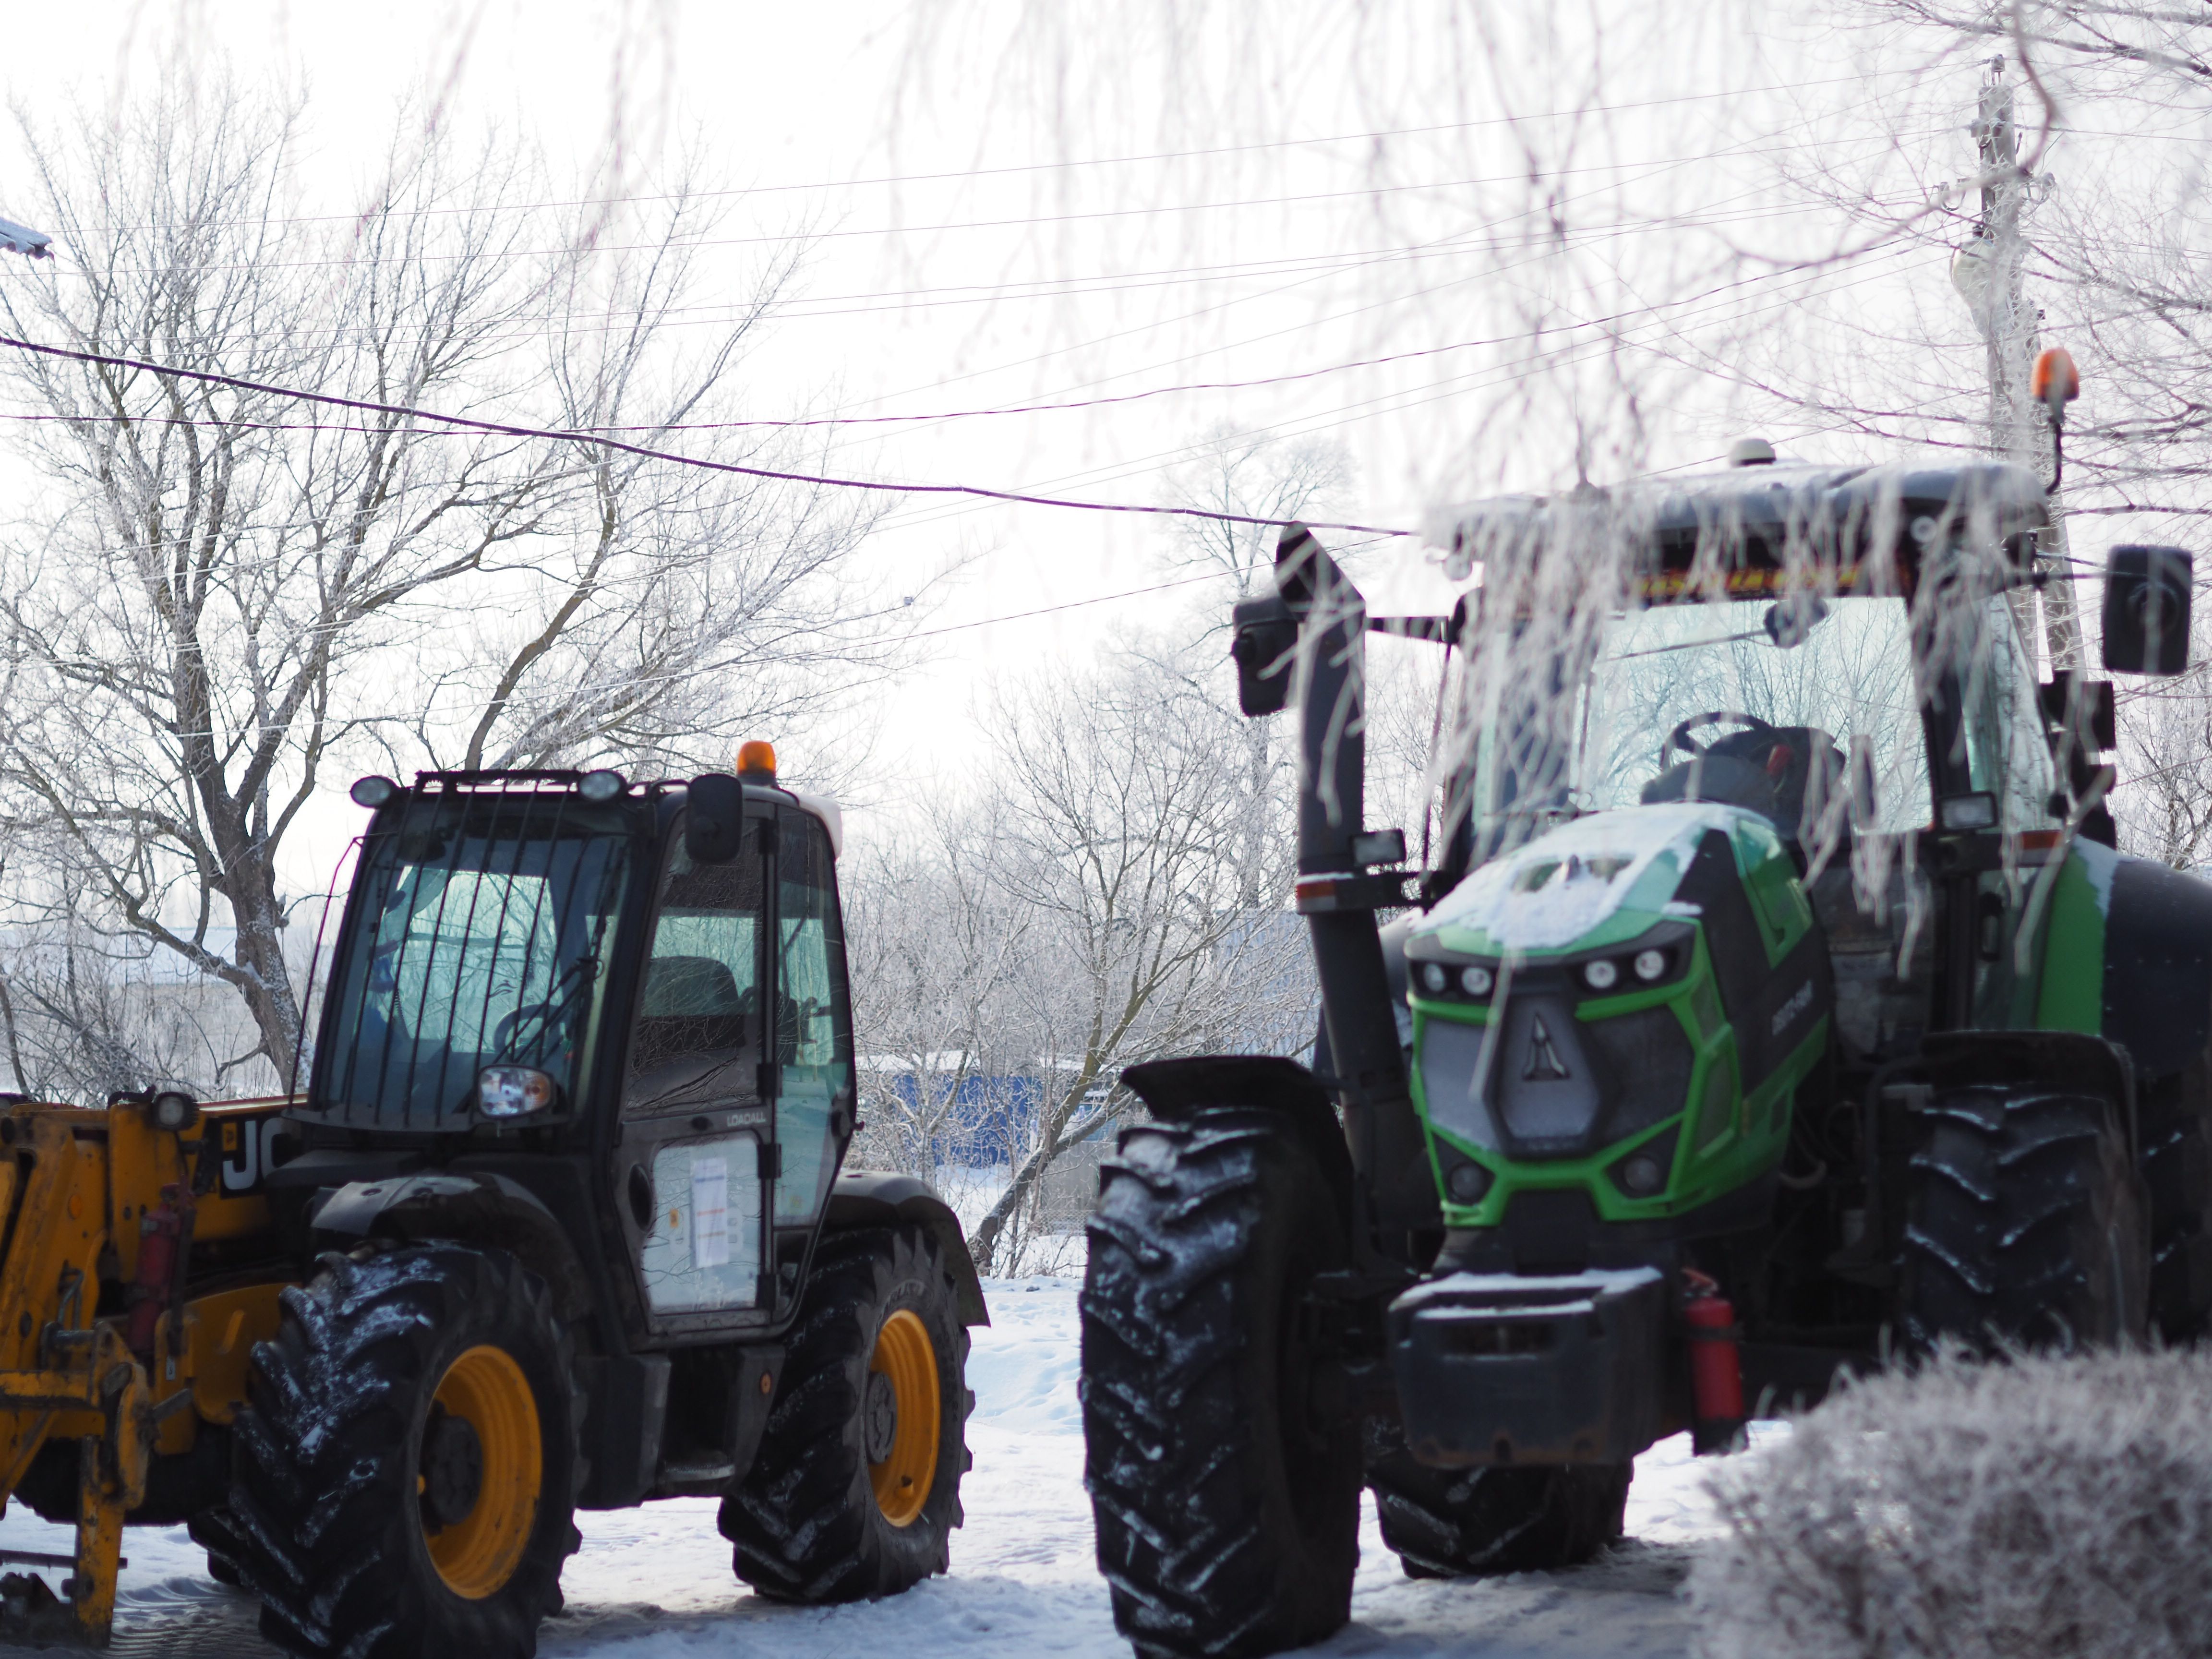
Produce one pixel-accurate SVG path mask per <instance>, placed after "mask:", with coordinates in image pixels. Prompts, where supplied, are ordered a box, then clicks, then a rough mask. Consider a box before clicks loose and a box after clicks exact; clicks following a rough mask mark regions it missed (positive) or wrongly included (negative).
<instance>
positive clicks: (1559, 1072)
mask: <svg viewBox="0 0 2212 1659" xmlns="http://www.w3.org/2000/svg"><path fill="white" fill-rule="evenodd" d="M1566 1077H1567V1068H1566V1067H1565V1066H1563V1065H1561V1064H1560V1063H1559V1050H1558V1049H1557V1048H1553V1046H1552V1034H1551V1033H1550V1032H1549V1031H1547V1030H1545V1029H1544V1017H1543V1016H1542V1015H1541V1014H1537V1015H1535V1016H1534V1017H1533V1018H1530V1020H1529V1021H1528V1060H1526V1061H1525V1062H1524V1063H1523V1064H1522V1067H1521V1078H1522V1081H1523V1082H1524V1083H1562V1082H1565V1080H1566Z"/></svg>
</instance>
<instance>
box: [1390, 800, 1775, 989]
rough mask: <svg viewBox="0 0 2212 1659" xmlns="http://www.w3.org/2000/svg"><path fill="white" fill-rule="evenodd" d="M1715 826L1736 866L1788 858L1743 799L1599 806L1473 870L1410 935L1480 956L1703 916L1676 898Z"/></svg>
mask: <svg viewBox="0 0 2212 1659" xmlns="http://www.w3.org/2000/svg"><path fill="white" fill-rule="evenodd" d="M1715 829H1717V830H1719V831H1720V832H1721V833H1722V834H1723V835H1725V836H1728V837H1729V842H1731V843H1732V844H1733V845H1734V847H1735V853H1736V864H1737V867H1738V868H1739V869H1743V868H1752V867H1756V866H1758V865H1759V864H1761V863H1763V862H1764V861H1765V860H1767V859H1769V858H1779V857H1782V856H1784V854H1783V850H1782V843H1781V841H1780V839H1779V837H1778V836H1776V835H1775V833H1774V826H1773V825H1772V824H1771V823H1768V822H1767V821H1766V819H1765V818H1764V817H1761V816H1760V815H1759V814H1758V813H1756V812H1752V811H1746V810H1745V809H1743V808H1742V807H1739V806H1723V805H1717V804H1715V803H1712V802H1710V801H1677V802H1668V803H1665V804H1663V805H1651V806H1627V807H1622V808H1620V809H1619V810H1618V811H1610V812H1593V813H1590V814H1589V816H1588V817H1578V818H1575V819H1572V820H1571V821H1569V822H1568V823H1563V824H1561V825H1559V828H1557V829H1552V830H1549V831H1547V833H1545V834H1543V835H1541V836H1537V837H1536V839H1535V840H1534V841H1532V842H1528V843H1527V844H1526V845H1525V846H1522V847H1518V848H1515V849H1514V850H1513V851H1512V852H1510V853H1508V854H1504V856H1502V857H1500V858H1496V859H1493V860H1491V861H1490V862H1489V863H1488V864H1486V865H1484V866H1482V867H1481V868H1480V869H1479V870H1476V871H1474V872H1472V873H1470V874H1469V875H1468V878H1467V879H1466V880H1464V881H1462V882H1461V883H1460V884H1459V885H1458V886H1456V887H1455V888H1453V889H1452V890H1451V891H1450V892H1449V893H1448V894H1446V895H1445V896H1444V897H1443V901H1442V902H1440V903H1438V904H1437V908H1435V909H1433V910H1431V911H1430V912H1429V914H1428V915H1427V916H1426V917H1425V918H1424V919H1423V921H1421V923H1420V925H1419V926H1418V927H1415V928H1414V929H1413V933H1412V934H1411V936H1410V937H1411V938H1413V939H1434V940H1436V942H1437V944H1438V945H1441V946H1443V949H1445V950H1446V951H1450V952H1452V953H1454V954H1455V955H1464V956H1476V957H1504V956H1509V955H1510V956H1521V955H1526V954H1528V953H1531V952H1552V951H1567V950H1571V949H1578V950H1588V949H1595V948H1601V947H1603V946H1605V945H1620V944H1624V943H1626V941H1628V940H1630V939H1636V938H1638V937H1639V936H1640V935H1642V934H1643V933H1645V932H1647V931H1649V930H1650V928H1651V927H1653V926H1655V925H1656V924H1657V923H1658V922H1661V921H1665V920H1667V919H1668V918H1670V917H1680V918H1685V919H1687V918H1691V917H1694V916H1696V915H1698V914H1699V909H1698V907H1697V906H1695V905H1693V904H1688V903H1685V902H1681V901H1680V900H1678V899H1677V898H1676V897H1675V896H1674V895H1675V892H1676V890H1677V889H1678V888H1679V887H1680V885H1681V881H1682V878H1683V877H1684V876H1686V875H1687V874H1688V873H1689V869H1690V864H1691V860H1693V859H1695V858H1696V857H1697V855H1698V848H1699V843H1700V842H1703V841H1704V840H1705V836H1706V834H1707V833H1708V832H1709V831H1711V830H1715Z"/></svg>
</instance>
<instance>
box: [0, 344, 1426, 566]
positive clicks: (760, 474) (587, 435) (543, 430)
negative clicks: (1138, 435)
mask: <svg viewBox="0 0 2212 1659" xmlns="http://www.w3.org/2000/svg"><path fill="white" fill-rule="evenodd" d="M0 346H8V347H11V348H13V349H15V350H17V351H28V352H33V353H36V354H37V355H39V356H45V357H58V358H62V359H64V360H66V361H69V362H81V363H96V364H100V365H101V366H102V367H105V368H127V369H133V370H136V371H137V372H139V373H142V374H162V375H167V376H169V377H171V378H173V379H175V380H193V381H197V382H198V383H199V384H201V385H203V386H228V387H229V388H231V389H232V390H233V391H238V392H258V393H260V394H262V395H264V396H266V397H275V398H289V399H291V400H292V401H294V402H296V403H307V404H323V405H325V406H326V407H329V408H334V409H351V410H360V411H362V413H365V414H371V415H392V416H400V417H402V418H404V419H407V420H420V421H434V422H438V423H439V424H440V425H442V426H449V427H456V428H465V429H467V430H469V431H472V432H487V433H490V434H492V435H495V436H497V437H504V438H532V439H543V440H547V441H552V442H556V443H574V444H590V445H593V446H596V447H599V448H602V449H612V450H619V451H621V452H623V453H625V454H630V455H637V456H641V457H642V458H644V459H647V460H654V461H668V462H671V463H673V464H674V465H678V466H696V467H700V468H703V469H705V470H707V471H714V472H733V473H738V474H740V475H742V476H743V477H749V478H765V479H769V480H771V481H773V482H776V483H805V484H815V485H817V486H820V487H822V488H825V489H866V490H870V491H872V492H874V493H876V494H878V495H971V496H975V497H978V498H980V499H982V500H986V501H1009V502H1013V503H1016V504H1018V505H1020V506H1024V507H1067V508H1069V509H1071V510H1073V511H1076V512H1083V513H1139V514H1142V515H1146V516H1149V517H1156V518H1170V519H1206V520H1212V521H1213V522H1215V523H1219V524H1249V525H1279V524H1283V523H1285V522H1287V521H1286V520H1282V519H1258V518H1253V517H1251V516H1250V515H1249V514H1246V513H1214V512H1210V511H1208V510H1207V509H1206V508H1203V507H1147V506H1139V505H1138V504H1136V503H1134V502H1125V501H1067V500H1064V499H1060V498H1058V497H1054V496H1050V495H1024V494H1021V493H1019V492H1018V491H1015V490H1010V489H986V488H984V487H983V486H982V485H981V484H945V483H934V484H933V483H921V484H917V483H884V482H882V481H881V480H878V479H871V478H840V477H829V476H826V475H823V474H819V473H811V472H789V471H782V470H781V469H778V468H774V467H764V466H745V465H740V464H739V463H738V462H736V461H717V460H711V459H708V458H706V457H704V456H699V455H679V454H677V453H674V452H673V451H671V450H665V449H654V448H651V447H648V446H647V445H644V444H634V443H629V442H626V441H623V440H621V439H618V438H610V437H606V436H604V435H599V434H597V433H592V432H589V431H578V430H574V429H573V428H572V429H568V430H562V429H559V428H547V427H531V426H516V425H511V424H509V423H507V422H503V421H480V420H476V419H473V418H471V416H465V415H441V414H440V413H438V412H437V411H436V410H428V409H417V408H415V407H413V406H411V405H410V404H386V403H377V402H374V401H372V400H370V399H368V398H342V397H339V396H337V394H336V393H334V392H307V391H303V390H301V389H300V388H298V387H296V386H270V385H267V384H265V383H264V382H261V381H258V380H240V379H239V378H237V377H236V376H234V375H229V374H211V373H209V372H207V371H205V370H203V369H194V368H177V367H175V366H173V365H171V364H166V363H153V362H144V361H143V360H141V359H139V358H136V357H118V356H110V355H109V354H107V353H106V352H99V351H77V350H73V349H70V348H68V347H65V346H54V345H42V344H40V343H38V342H36V341H33V340H19V339H15V338H14V337H10V336H7V335H0ZM1313 527H1314V528H1316V529H1319V530H1349V531H1352V532H1356V533H1358V534H1361V535H1374V536H1405V535H1411V534H1412V533H1413V532H1410V531H1406V530H1398V529H1394V528H1389V527H1385V526H1379V525H1368V524H1316V525H1315V526H1313Z"/></svg>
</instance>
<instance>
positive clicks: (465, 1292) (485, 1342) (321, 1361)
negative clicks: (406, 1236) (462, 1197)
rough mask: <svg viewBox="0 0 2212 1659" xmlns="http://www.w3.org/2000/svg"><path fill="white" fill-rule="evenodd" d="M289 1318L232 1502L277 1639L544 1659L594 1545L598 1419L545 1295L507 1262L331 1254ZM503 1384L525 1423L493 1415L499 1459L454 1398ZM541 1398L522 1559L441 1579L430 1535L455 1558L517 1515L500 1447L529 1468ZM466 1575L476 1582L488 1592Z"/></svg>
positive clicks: (255, 1388)
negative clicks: (490, 1498) (587, 1526)
mask: <svg viewBox="0 0 2212 1659" xmlns="http://www.w3.org/2000/svg"><path fill="white" fill-rule="evenodd" d="M484 1349H489V1350H493V1351H495V1352H494V1353H493V1354H492V1355H490V1356H489V1357H487V1356H485V1355H483V1353H481V1352H478V1351H480V1350H484ZM484 1376H490V1377H492V1378H495V1379H497V1380H498V1381H499V1382H501V1383H504V1384H506V1385H507V1386H508V1387H510V1388H511V1389H512V1392H511V1393H510V1394H509V1395H507V1396H505V1397H506V1398H507V1399H508V1400H509V1401H512V1402H513V1407H514V1408H513V1409H512V1410H509V1411H508V1412H507V1413H504V1414H503V1415H500V1416H499V1420H498V1421H496V1422H495V1421H493V1420H492V1418H493V1417H494V1416H495V1415H497V1414H495V1413H486V1418H487V1421H486V1432H487V1433H488V1434H490V1435H492V1436H493V1437H495V1439H494V1441H493V1443H492V1449H490V1450H486V1449H485V1442H484V1441H483V1439H482V1438H481V1437H478V1436H477V1434H476V1431H475V1430H474V1428H473V1427H470V1428H468V1429H467V1430H466V1431H465V1432H464V1431H462V1430H460V1429H457V1428H456V1427H455V1426H454V1425H456V1424H460V1423H465V1422H466V1421H467V1419H465V1417H464V1416H463V1415H462V1414H460V1413H455V1412H449V1411H447V1409H446V1407H444V1406H443V1405H441V1404H439V1403H438V1401H437V1400H436V1398H435V1396H436V1395H438V1393H439V1391H440V1389H441V1387H445V1388H447V1389H451V1388H452V1387H453V1386H454V1384H453V1379H455V1378H462V1379H468V1378H472V1377H473V1378H482V1377H484ZM524 1389H526V1392H527V1404H528V1406H529V1407H530V1411H531V1413H534V1415H535V1417H536V1419H537V1424H536V1427H537V1433H536V1436H535V1446H536V1455H537V1462H538V1480H537V1482H536V1492H535V1496H534V1498H531V1497H528V1496H524V1497H521V1498H516V1499H515V1500H513V1504H511V1505H510V1506H509V1507H508V1508H507V1510H505V1511H504V1513H505V1514H506V1515H507V1517H508V1518H509V1524H508V1526H507V1529H506V1531H505V1533H504V1534H503V1535H504V1536H505V1537H506V1538H507V1539H508V1540H510V1542H509V1543H508V1544H507V1546H506V1547H504V1548H497V1547H495V1548H494V1549H492V1550H491V1551H490V1552H489V1553H488V1554H487V1555H484V1556H480V1557H478V1559H477V1562H476V1563H475V1564H469V1563H466V1562H464V1563H462V1564H461V1565H459V1566H458V1567H453V1568H449V1569H447V1570H453V1571H460V1572H464V1573H466V1574H469V1575H471V1576H470V1577H467V1578H466V1580H465V1583H464V1584H463V1588H465V1589H468V1590H469V1591H470V1592H471V1593H469V1594H461V1593H459V1592H458V1591H457V1589H456V1588H455V1585H454V1584H453V1583H449V1582H448V1580H447V1577H446V1576H445V1575H446V1571H447V1570H441V1566H440V1565H439V1563H438V1561H437V1559H435V1558H434V1556H433V1554H432V1549H433V1544H432V1538H431V1531H430V1529H431V1528H435V1529H436V1533H437V1535H438V1536H439V1537H440V1538H441V1540H443V1541H445V1544H446V1547H449V1548H450V1547H453V1546H454V1545H456V1544H459V1545H460V1546H463V1547H466V1546H467V1545H469V1544H470V1542H471V1539H472V1538H480V1537H482V1536H483V1535H484V1534H483V1532H482V1531H481V1530H478V1531H476V1532H473V1533H472V1532H471V1531H469V1530H466V1529H469V1528H485V1527H487V1526H489V1525H493V1524H495V1523H496V1522H497V1521H498V1518H499V1516H500V1515H501V1511H500V1510H492V1509H486V1508H484V1507H483V1498H484V1495H485V1493H486V1492H496V1491H498V1490H499V1486H496V1485H495V1484H494V1483H493V1481H492V1480H487V1479H485V1478H484V1477H485V1475H486V1474H494V1473H495V1471H496V1470H497V1468H499V1467H500V1466H501V1457H502V1456H503V1455H507V1454H504V1453H502V1452H501V1449H500V1446H501V1444H502V1443H503V1444H505V1445H506V1446H507V1447H509V1448H516V1449H520V1450H517V1451H514V1452H513V1454H512V1456H520V1457H522V1458H527V1456H528V1450H527V1448H528V1447H529V1446H530V1445H531V1443H532V1437H531V1435H530V1433H529V1431H528V1417H527V1415H526V1413H524V1412H523V1411H522V1410H521V1409H520V1405H521V1403H522V1394H523V1390H524ZM251 1390H252V1398H251V1404H250V1406H249V1407H248V1409H247V1410H246V1411H245V1412H243V1413H240V1417H239V1422H238V1458H237V1465H236V1480H235V1484H234V1486H233V1489H232V1493H231V1502H230V1515H231V1518H232V1523H233V1527H234V1534H235V1536H236V1537H237V1539H238V1541H239V1542H240V1546H241V1547H242V1549H243V1552H244V1553H243V1556H242V1558H241V1559H240V1561H239V1565H240V1566H241V1567H242V1568H243V1569H244V1571H245V1575H246V1581H247V1583H249V1585H251V1587H252V1589H254V1591H255V1592H256V1593H257V1594H258V1595H260V1597H261V1599H262V1607H261V1633H262V1634H263V1635H264V1636H265V1637H267V1638H269V1639H270V1641H272V1642H274V1643H276V1644H277V1645H278V1646H279V1647H283V1648H285V1649H287V1650H289V1651H291V1652H293V1653H297V1654H306V1655H315V1656H325V1655H338V1654H343V1655H344V1656H345V1659H403V1656H404V1659H416V1656H422V1659H493V1656H500V1659H505V1656H508V1655H514V1656H523V1659H526V1656H528V1655H530V1654H532V1653H534V1652H536V1651H537V1647H538V1623H539V1621H540V1620H544V1618H545V1617H546V1616H547V1615H549V1614H550V1613H556V1612H558V1611H559V1610H560V1607H561V1568H562V1564H563V1563H564V1562H565V1561H566V1560H567V1559H568V1557H569V1556H570V1555H571V1554H573V1553H574V1552H575V1549H576V1547H577V1545H578V1544H579V1543H580V1541H581V1540H580V1538H579V1536H578V1534H577V1532H576V1528H575V1523H574V1504H575V1493H576V1492H577V1490H578V1488H579V1487H580V1485H581V1479H582V1462H581V1459H580V1455H579V1454H578V1450H577V1436H578V1432H579V1430H580V1426H581V1425H582V1421H583V1402H582V1398H581V1395H580V1393H579V1392H578V1390H577V1388H576V1381H575V1373H574V1364H573V1357H572V1353H571V1350H570V1346H569V1340H568V1333H567V1331H566V1329H565V1328H563V1327H562V1323H561V1322H560V1320H559V1318H558V1317H557V1316H556V1314H555V1312H554V1308H553V1301H552V1297H551V1296H550V1293H549V1292H548V1291H547V1289H546V1287H545V1285H544V1282H543V1281H542V1280H540V1279H538V1277H537V1275H535V1274H534V1273H529V1272H526V1270H525V1269H524V1268H523V1267H522V1266H521V1265H520V1263H519V1262H517V1261H515V1260H514V1259H513V1257H512V1256H510V1255H507V1254H506V1253H505V1252H503V1251H500V1250H491V1249H473V1248H471V1247H469V1246H465V1245H460V1244H446V1243H433V1244H416V1245H409V1246H406V1247H404V1248H402V1249H393V1250H390V1251H387V1252H386V1253H384V1254H382V1255H369V1256H366V1257H364V1258H362V1259H359V1260H356V1259H355V1258H352V1257H348V1256H343V1255H325V1256H324V1257H323V1258H322V1261H321V1270H320V1271H319V1273H317V1274H316V1276H315V1278H314V1279H313V1282H312V1283H310V1284H308V1285H305V1286H303V1287H299V1288H295V1289H290V1290H287V1291H285V1292H284V1293H283V1324H282V1325H281V1326H280V1327H279V1328H278V1330H277V1334H276V1340H273V1341H270V1342H264V1343H261V1344H259V1345H258V1346H256V1347H255V1349H254V1351H253V1367H252V1380H251ZM434 1407H435V1410H434ZM426 1443H427V1444H428V1447H429V1455H428V1457H427V1458H426V1456H425V1455H424V1453H425V1447H426ZM470 1446H473V1447H474V1448H475V1449H474V1452H473V1458H474V1463H473V1465H471V1454H470V1453H469V1451H468V1448H469V1447H470ZM441 1448H442V1450H441ZM512 1456H510V1458H509V1462H508V1465H507V1466H508V1467H514V1464H513V1462H512ZM487 1465H489V1468H487ZM471 1467H473V1468H475V1469H476V1471H477V1486H475V1487H474V1488H471V1486H469V1485H468V1484H467V1483H468V1476H467V1474H466V1473H465V1471H466V1470H468V1469H469V1468H471ZM457 1470H458V1471H463V1472H464V1473H459V1474H457V1473H455V1471H457ZM423 1482H428V1485H423V1486H422V1493H421V1495H420V1496H418V1485H422V1483H423ZM441 1486H443V1487H444V1488H445V1492H446V1496H445V1499H444V1501H445V1503H446V1504H447V1506H448V1508H449V1509H450V1510H452V1511H453V1514H452V1516H451V1517H450V1518H449V1519H447V1520H446V1521H443V1522H441V1520H440V1518H439V1516H437V1514H436V1512H435V1509H434V1508H433V1505H435V1504H436V1503H437V1502H438V1501H439V1496H438V1494H439V1491H440V1488H441ZM449 1528H450V1529H451V1530H450V1533H449ZM515 1541H519V1543H518V1542H515ZM487 1562H488V1563H489V1565H485V1564H486V1563H487Z"/></svg>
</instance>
